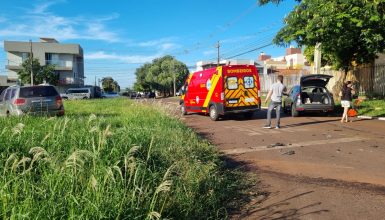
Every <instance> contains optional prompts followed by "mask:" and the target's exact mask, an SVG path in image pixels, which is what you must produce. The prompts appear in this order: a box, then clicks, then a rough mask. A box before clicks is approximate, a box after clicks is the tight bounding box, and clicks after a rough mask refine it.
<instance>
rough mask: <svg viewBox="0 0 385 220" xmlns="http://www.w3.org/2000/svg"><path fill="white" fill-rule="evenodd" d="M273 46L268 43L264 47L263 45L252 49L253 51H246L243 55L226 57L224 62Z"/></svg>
mask: <svg viewBox="0 0 385 220" xmlns="http://www.w3.org/2000/svg"><path fill="white" fill-rule="evenodd" d="M271 45H273V44H272V43H269V44H266V45H263V46H261V47H257V48H254V49H251V50H248V51H246V52H243V53H239V54H236V55H234V56H231V57H227V58H226V60H228V59H232V58H235V57H239V56H242V55H245V54H248V53H251V52H254V51H257V50H260V49H263V48H265V47H268V46H271Z"/></svg>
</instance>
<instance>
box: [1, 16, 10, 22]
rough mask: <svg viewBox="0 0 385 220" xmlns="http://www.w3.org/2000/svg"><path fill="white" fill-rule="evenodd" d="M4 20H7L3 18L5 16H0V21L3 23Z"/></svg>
mask: <svg viewBox="0 0 385 220" xmlns="http://www.w3.org/2000/svg"><path fill="white" fill-rule="evenodd" d="M6 21H8V19H7V18H5V17H3V16H0V23H4V22H6Z"/></svg>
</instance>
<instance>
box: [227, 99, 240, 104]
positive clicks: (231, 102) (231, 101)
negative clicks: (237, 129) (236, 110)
mask: <svg viewBox="0 0 385 220" xmlns="http://www.w3.org/2000/svg"><path fill="white" fill-rule="evenodd" d="M228 102H229V103H230V104H236V103H238V100H236V99H233V100H229V101H228Z"/></svg>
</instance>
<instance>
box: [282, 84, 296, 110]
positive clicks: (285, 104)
mask: <svg viewBox="0 0 385 220" xmlns="http://www.w3.org/2000/svg"><path fill="white" fill-rule="evenodd" d="M293 92H294V88H291V89H290V91H289V92H288V93H287V94H288V95H287V96H285V99H284V101H283V107H284V108H285V109H288V107H290V106H291V103H292V102H293V100H292V96H293Z"/></svg>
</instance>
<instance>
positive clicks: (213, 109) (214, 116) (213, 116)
mask: <svg viewBox="0 0 385 220" xmlns="http://www.w3.org/2000/svg"><path fill="white" fill-rule="evenodd" d="M209 115H210V119H211V120H213V121H218V119H219V114H218V110H217V107H216V106H215V105H212V106H210V109H209Z"/></svg>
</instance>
